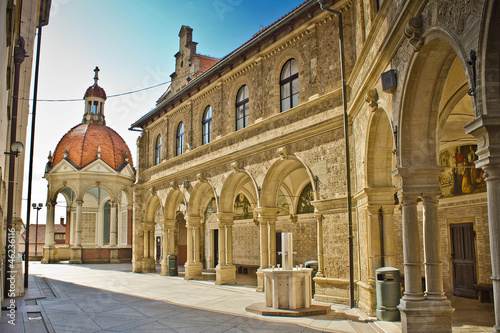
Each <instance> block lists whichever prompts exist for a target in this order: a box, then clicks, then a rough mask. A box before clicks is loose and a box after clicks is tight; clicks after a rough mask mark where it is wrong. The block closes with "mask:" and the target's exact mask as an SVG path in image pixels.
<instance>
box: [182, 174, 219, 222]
mask: <svg viewBox="0 0 500 333" xmlns="http://www.w3.org/2000/svg"><path fill="white" fill-rule="evenodd" d="M212 197H216V194H215V190H214V188H213V187H212V185H211V184H210V183H208V182H199V183H198V184H196V185H195V186H194V189H193V191H192V193H191V196H190V198H189V205H188V211H187V215H188V216H200V214H201V211H202V209H203V208H205V207H206V205H207V204H208V201H210V199H211V198H212Z"/></svg>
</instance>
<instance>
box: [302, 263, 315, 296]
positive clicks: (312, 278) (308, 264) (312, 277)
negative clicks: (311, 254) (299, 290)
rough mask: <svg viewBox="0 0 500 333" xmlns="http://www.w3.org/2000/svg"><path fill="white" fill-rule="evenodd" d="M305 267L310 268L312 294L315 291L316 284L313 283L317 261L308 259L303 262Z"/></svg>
mask: <svg viewBox="0 0 500 333" xmlns="http://www.w3.org/2000/svg"><path fill="white" fill-rule="evenodd" d="M304 266H305V268H312V272H311V285H312V294H313V296H314V292H315V291H316V288H315V287H316V286H315V284H314V277H315V276H316V273H318V261H317V260H309V261H306V263H305V265H304Z"/></svg>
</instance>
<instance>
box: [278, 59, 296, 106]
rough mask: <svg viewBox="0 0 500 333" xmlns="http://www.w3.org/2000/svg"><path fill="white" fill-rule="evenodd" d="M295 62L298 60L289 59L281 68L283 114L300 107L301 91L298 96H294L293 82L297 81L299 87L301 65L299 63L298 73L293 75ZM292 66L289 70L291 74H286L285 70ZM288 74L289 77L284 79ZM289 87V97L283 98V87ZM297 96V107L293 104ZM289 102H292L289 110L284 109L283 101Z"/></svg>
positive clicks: (281, 104)
mask: <svg viewBox="0 0 500 333" xmlns="http://www.w3.org/2000/svg"><path fill="white" fill-rule="evenodd" d="M293 61H295V62H297V59H295V58H290V59H288V60H287V61H286V62H285V64H284V65H283V67H281V71H280V112H283V111H287V110H290V109H293V108H294V107H296V106H297V105H299V91H297V93H296V94H293V82H295V80H297V81H296V82H297V87H298V85H299V64H298V62H297V73H294V74H292V62H293ZM288 64H290V66H289V68H290V73H284V71H285V68H286V67H287V65H288ZM284 74H286V75H287V76H286V77H285V78H283V75H284ZM287 84H288V85H289V87H288V89H289V91H288V92H289V95H288V96H287V97H285V98H283V95H282V91H283V87H284V86H285V85H287ZM295 95H297V105H294V104H293V99H294V96H295ZM287 99H288V100H289V102H290V106H289V107H288V108H287V109H283V101H284V100H287Z"/></svg>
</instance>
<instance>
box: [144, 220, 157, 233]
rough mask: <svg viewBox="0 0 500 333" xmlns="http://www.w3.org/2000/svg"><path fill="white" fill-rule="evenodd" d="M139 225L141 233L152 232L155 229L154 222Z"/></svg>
mask: <svg viewBox="0 0 500 333" xmlns="http://www.w3.org/2000/svg"><path fill="white" fill-rule="evenodd" d="M141 224H142V230H143V231H152V230H154V229H155V223H154V222H148V221H142V222H141Z"/></svg>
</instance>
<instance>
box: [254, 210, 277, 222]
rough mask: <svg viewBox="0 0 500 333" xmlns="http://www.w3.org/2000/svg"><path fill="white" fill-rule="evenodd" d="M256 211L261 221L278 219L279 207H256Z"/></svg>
mask: <svg viewBox="0 0 500 333" xmlns="http://www.w3.org/2000/svg"><path fill="white" fill-rule="evenodd" d="M255 212H257V214H258V219H259V221H262V220H266V221H269V220H276V217H277V216H278V208H277V207H257V208H255Z"/></svg>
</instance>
